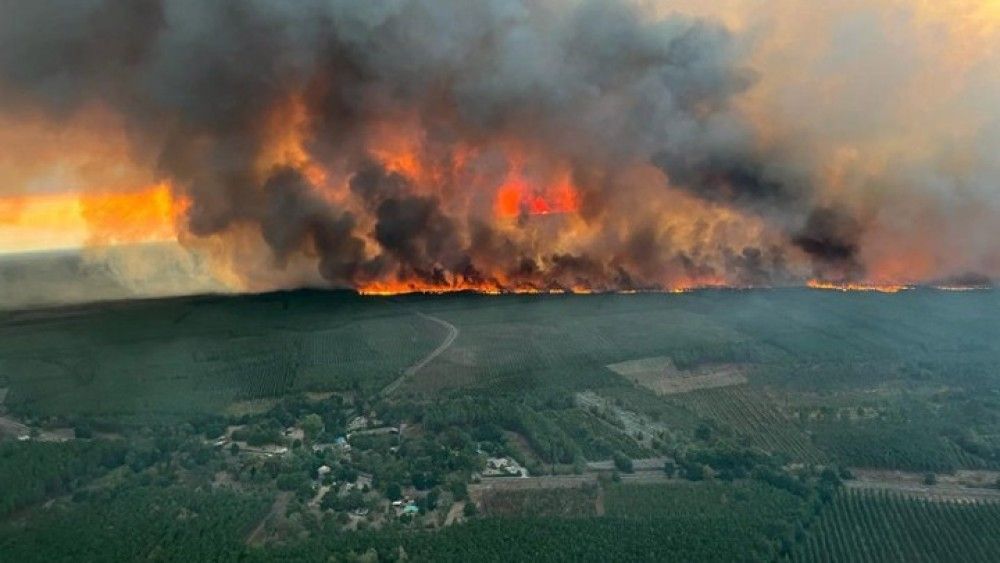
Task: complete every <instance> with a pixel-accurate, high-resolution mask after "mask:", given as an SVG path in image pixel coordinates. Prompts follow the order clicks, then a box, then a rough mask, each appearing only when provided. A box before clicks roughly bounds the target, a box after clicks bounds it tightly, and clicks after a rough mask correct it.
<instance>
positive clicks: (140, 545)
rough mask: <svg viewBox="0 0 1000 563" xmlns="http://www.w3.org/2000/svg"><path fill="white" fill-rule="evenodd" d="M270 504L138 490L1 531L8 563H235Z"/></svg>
mask: <svg viewBox="0 0 1000 563" xmlns="http://www.w3.org/2000/svg"><path fill="white" fill-rule="evenodd" d="M267 505H268V503H267V501H266V500H264V499H260V498H255V497H252V496H248V495H236V494H232V493H226V492H210V491H205V490H202V491H193V490H190V489H186V488H182V487H168V488H160V487H135V488H128V489H123V490H117V491H109V492H103V493H99V494H95V495H92V496H91V497H89V499H88V500H87V501H86V502H83V503H79V504H75V505H72V506H69V507H53V508H52V509H51V510H49V511H46V512H45V513H43V514H40V515H39V516H38V517H37V518H35V519H33V520H31V521H30V522H29V523H28V524H26V525H23V526H22V525H16V524H7V525H2V526H0V553H2V554H3V559H4V560H6V561H23V562H31V561H47V562H56V561H66V562H70V561H146V560H152V561H179V562H191V561H236V560H237V559H238V557H239V555H240V553H241V552H243V551H244V546H243V540H244V538H245V537H246V535H247V534H248V533H249V532H250V529H251V528H252V527H253V525H254V524H255V523H256V522H257V521H258V520H259V519H260V517H261V516H262V514H263V513H264V511H265V510H266V508H267Z"/></svg>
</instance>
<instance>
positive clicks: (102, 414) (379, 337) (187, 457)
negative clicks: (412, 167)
mask: <svg viewBox="0 0 1000 563" xmlns="http://www.w3.org/2000/svg"><path fill="white" fill-rule="evenodd" d="M998 318H1000V292H995V291H974V292H964V293H949V292H941V291H934V290H929V289H916V290H911V291H906V292H902V293H898V294H894V295H884V294H875V293H840V292H824V291H815V290H806V289H781V290H755V291H698V292H693V293H688V294H679V295H671V294H636V295H617V294H607V295H543V296H519V295H509V296H485V295H468V294H457V295H443V296H430V295H411V296H398V297H385V298H383V297H378V298H376V297H360V296H358V295H355V294H353V293H349V292H322V291H295V292H285V293H274V294H266V295H256V296H233V297H221V296H204V297H188V298H176V299H164V300H152V301H137V302H117V303H101V304H93V305H86V306H75V307H65V308H53V309H40V310H30V311H7V312H0V397H2V398H3V402H2V404H0V478H2V480H0V483H4V484H7V485H8V486H6V487H0V554H4V555H6V554H11V555H12V556H14V557H15V559H14V560H18V561H36V560H37V561H59V560H66V561H70V560H74V561H75V560H88V555H91V554H94V553H99V552H101V550H105V551H106V552H107V553H111V554H113V556H112V557H111V559H117V560H136V559H151V560H181V559H185V560H192V561H193V560H232V561H237V560H240V561H274V560H282V561H284V560H292V561H328V560H336V561H375V560H379V561H399V560H404V559H405V560H413V561H468V560H470V559H473V558H475V559H476V560H483V561H509V560H528V559H532V560H557V561H581V560H583V561H609V560H620V561H648V560H691V561H695V560H698V561H700V560H708V561H713V560H715V561H746V560H752V561H757V560H761V561H785V560H805V561H816V560H822V561H856V560H862V561H882V560H888V561H893V560H898V561H949V560H956V559H955V558H953V557H951V556H952V555H954V554H957V556H958V560H963V561H965V560H968V561H992V560H998V559H1000V545H998V544H997V543H996V542H995V541H994V540H993V539H992V538H995V537H998V536H1000V516H998V515H1000V512H998V510H1000V509H998V507H1000V492H997V491H994V489H996V488H1000V479H998V477H1000V473H995V471H997V470H1000V322H998V321H997V319H998ZM622 362H629V364H626V365H629V366H639V367H638V368H636V369H640V370H646V371H644V372H642V373H640V374H639V376H635V377H634V378H631V379H627V378H626V377H627V376H629V373H626V375H625V376H622V375H619V373H618V372H616V371H613V370H612V369H610V368H609V367H608V366H609V365H610V364H620V363H622ZM727 374H728V375H727ZM732 374H738V377H732ZM632 375H635V372H632ZM640 376H641V377H640ZM661 377H663V378H666V377H670V378H675V379H674V380H672V381H671V382H670V385H658V384H657V383H658V382H659V381H658V380H657V378H661ZM713 378H715V379H713ZM679 381H683V384H679V383H678V382H679ZM713 381H714V382H719V381H722V382H723V383H722V384H721V385H714V384H713ZM650 382H652V383H650ZM691 382H698V383H691ZM702 382H707V383H708V385H706V386H704V387H700V386H699V385H701V383H702ZM643 385H646V386H643ZM359 421H360V422H359ZM74 437H75V439H74ZM15 438H16V439H15ZM60 440H67V441H64V442H60ZM497 457H500V458H508V459H509V460H510V461H514V462H517V463H519V464H520V465H522V466H523V467H525V468H526V469H527V471H528V472H529V473H530V475H532V476H533V477H538V476H544V478H543V479H542V480H541V481H537V483H540V485H533V486H532V487H528V488H526V489H520V490H519V489H517V488H516V487H515V488H514V489H513V490H512V492H504V491H506V489H502V488H501V493H500V494H493V493H490V492H489V489H488V488H487V489H488V490H487V492H483V491H478V492H475V494H474V489H475V488H476V487H481V486H485V481H488V480H489V479H490V478H491V477H488V476H485V474H484V470H485V468H486V467H487V464H488V460H490V459H495V458H497ZM643 464H644V465H643ZM640 465H643V467H641V468H639V466H640ZM323 466H325V467H326V468H327V469H326V470H325V471H326V473H324V474H320V472H319V468H321V467H323ZM960 470H974V471H978V472H979V473H977V474H976V475H978V476H979V477H977V478H979V479H980V481H979V484H978V485H975V486H977V487H979V490H978V493H977V494H978V496H975V497H973V496H969V497H963V496H962V489H961V486H966V485H953V484H952V485H948V486H950V487H952V489H951V490H950V494H951V495H952V496H951V497H948V498H956V496H955V495H957V498H959V499H960V500H962V502H963V503H964V504H962V503H958V502H955V501H948V502H943V501H935V502H929V501H922V500H916V499H914V498H913V495H912V494H911V495H910V496H902V495H901V494H899V493H892V494H889V493H879V492H873V493H859V492H855V489H853V488H850V487H844V486H843V485H842V479H851V478H852V476H853V475H854V473H858V474H860V475H862V476H865V475H881V474H890V475H891V474H893V472H897V471H903V472H909V473H907V474H906V475H903V477H900V478H899V479H901V481H900V482H902V483H903V484H904V485H906V486H913V484H914V483H915V482H917V483H919V482H920V480H921V479H926V480H929V481H931V482H935V481H936V479H938V478H939V477H940V478H941V479H942V480H944V481H946V482H947V481H948V480H949V479H950V480H951V481H955V480H957V479H960V478H964V477H961V475H962V473H963V472H962V471H960ZM633 472H635V473H636V474H633ZM496 478H501V479H503V478H506V477H496ZM514 479H516V478H514ZM545 479H554V481H545ZM906 479H909V481H906ZM994 479H996V482H995V483H994ZM561 480H566V481H561ZM890 480H891V478H890ZM362 481H363V482H364V484H363V485H362V484H361V483H362ZM530 482H535V481H530ZM566 482H569V483H570V485H571V486H565V483H566ZM900 482H889V483H886V484H883V485H879V486H881V487H883V488H882V489H880V490H882V491H893V490H898V488H899V487H898V485H900ZM546 483H550V484H548V485H546ZM553 483H561V484H562V485H563V486H556V485H553ZM348 484H350V486H348ZM894 485H896V487H894ZM331 491H332V492H331ZM956 491H957V492H956ZM404 496H406V497H407V498H409V499H410V502H411V503H412V504H413V506H414V507H415V510H416V512H415V513H413V509H411V513H410V514H405V515H403V514H399V513H397V512H398V510H400V509H398V508H397V507H394V506H393V505H392V504H391V503H392V501H394V500H398V499H400V498H401V497H404ZM970 499H974V500H970ZM984 499H985V500H984ZM973 502H975V504H971V503H973ZM150 503H152V504H150ZM150 507H152V508H150ZM269 507H270V508H269ZM466 509H468V510H466ZM126 528H127V529H133V528H134V530H133V532H130V533H128V534H125V533H121V530H124V529H126ZM428 530H435V531H434V532H433V533H430V532H428ZM251 540H252V541H251ZM177 542H180V543H182V544H184V546H185V550H178V551H171V550H169V549H167V547H168V546H170V545H173V544H175V543H177ZM42 543H44V544H45V545H46V547H45V549H44V550H41V551H38V550H37V546H38V545H40V544H42ZM539 553H545V554H546V555H545V557H539V556H538V555H537V554H539ZM404 555H405V557H404ZM0 560H3V557H2V556H0Z"/></svg>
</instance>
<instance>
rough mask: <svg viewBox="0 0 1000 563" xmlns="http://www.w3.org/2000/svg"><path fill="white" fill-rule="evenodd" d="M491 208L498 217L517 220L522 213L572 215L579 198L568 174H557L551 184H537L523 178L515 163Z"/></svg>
mask: <svg viewBox="0 0 1000 563" xmlns="http://www.w3.org/2000/svg"><path fill="white" fill-rule="evenodd" d="M494 208H495V210H496V214H497V216H499V217H516V216H518V215H520V214H522V213H526V214H528V215H548V214H550V213H575V212H576V211H578V210H579V208H580V196H579V193H578V192H577V189H576V188H575V187H574V186H573V183H572V180H571V178H570V175H569V173H568V172H563V173H561V174H559V177H558V178H557V180H556V181H555V182H553V183H551V184H548V185H545V184H542V185H538V183H537V182H532V181H530V180H529V179H528V178H527V177H526V176H525V174H524V172H523V170H522V168H521V166H520V165H519V164H515V165H514V166H512V167H511V170H510V172H509V173H508V175H507V178H506V180H505V181H504V183H503V184H502V185H501V186H500V188H499V189H498V190H497V195H496V203H495V205H494Z"/></svg>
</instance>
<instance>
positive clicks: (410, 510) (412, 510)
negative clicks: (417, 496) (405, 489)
mask: <svg viewBox="0 0 1000 563" xmlns="http://www.w3.org/2000/svg"><path fill="white" fill-rule="evenodd" d="M403 514H420V509H419V508H417V505H415V504H408V505H406V506H404V507H403Z"/></svg>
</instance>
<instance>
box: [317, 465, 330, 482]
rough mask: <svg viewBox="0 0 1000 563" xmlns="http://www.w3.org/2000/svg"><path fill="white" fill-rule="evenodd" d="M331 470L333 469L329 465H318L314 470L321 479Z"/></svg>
mask: <svg viewBox="0 0 1000 563" xmlns="http://www.w3.org/2000/svg"><path fill="white" fill-rule="evenodd" d="M331 471H333V470H332V469H330V466H329V465H320V466H319V469H317V470H316V474H317V475H319V477H320V479H322V478H323V477H326V476H327V475H329V474H330V472H331Z"/></svg>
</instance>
